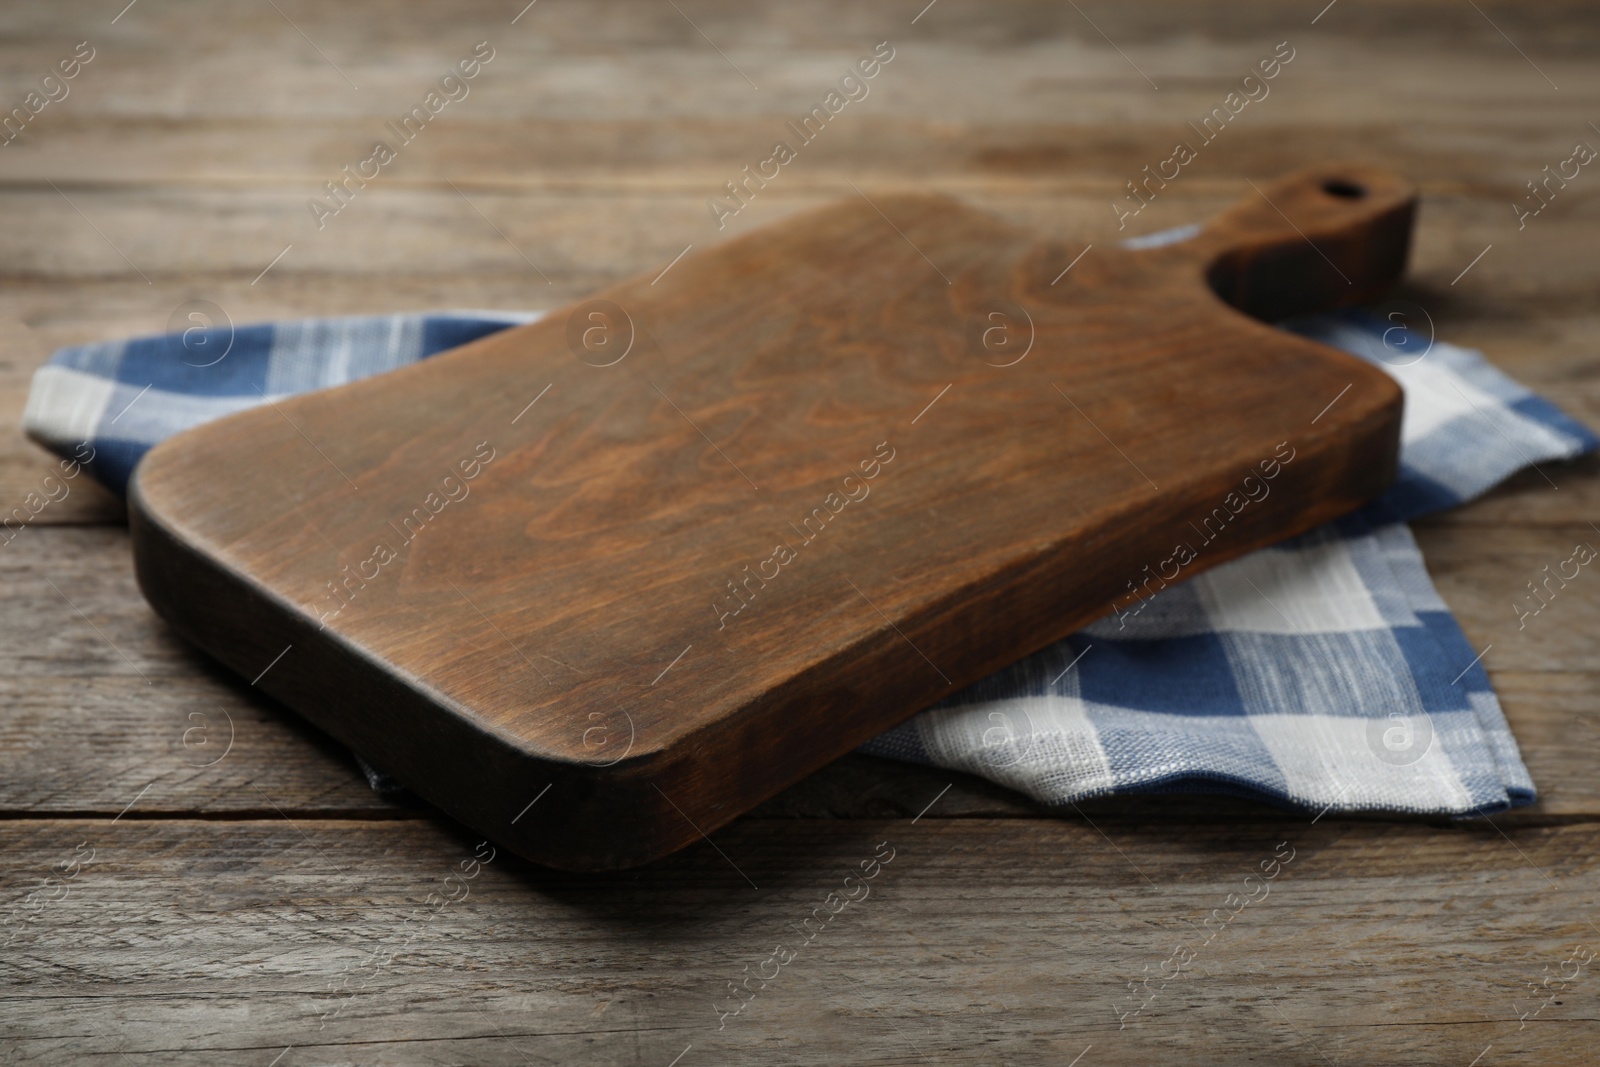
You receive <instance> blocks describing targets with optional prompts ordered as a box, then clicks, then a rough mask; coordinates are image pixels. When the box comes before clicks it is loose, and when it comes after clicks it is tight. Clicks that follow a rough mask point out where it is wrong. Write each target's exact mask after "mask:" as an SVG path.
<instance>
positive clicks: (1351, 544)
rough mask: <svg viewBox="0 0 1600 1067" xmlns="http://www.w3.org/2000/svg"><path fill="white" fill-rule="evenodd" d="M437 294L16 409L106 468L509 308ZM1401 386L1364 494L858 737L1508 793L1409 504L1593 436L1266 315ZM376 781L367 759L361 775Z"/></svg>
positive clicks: (1296, 800)
mask: <svg viewBox="0 0 1600 1067" xmlns="http://www.w3.org/2000/svg"><path fill="white" fill-rule="evenodd" d="M535 317H536V316H533V315H516V314H504V313H498V312H452V313H440V314H432V315H390V316H372V317H364V318H341V319H317V320H307V321H301V322H286V323H277V324H268V325H258V326H247V327H242V328H239V329H237V330H231V329H226V328H212V329H205V330H200V329H195V330H191V331H189V332H188V334H186V335H180V334H172V335H167V336H164V337H152V338H142V339H137V340H131V341H117V342H110V343H105V344H95V345H85V346H81V347H75V348H67V349H63V350H61V351H60V352H57V353H56V354H55V355H54V356H52V357H51V359H50V362H49V363H48V364H47V365H46V366H44V367H42V368H40V369H39V371H38V372H37V373H36V374H35V376H34V380H33V388H32V391H31V392H30V394H29V396H28V406H27V411H26V413H25V415H24V425H25V428H26V430H27V432H28V433H29V434H30V435H31V436H32V437H34V438H35V439H36V440H38V441H40V442H41V443H43V444H44V445H46V446H47V447H49V448H51V449H53V450H55V451H57V452H59V453H61V454H62V455H71V454H72V452H73V450H74V449H75V448H76V447H78V446H79V445H80V444H81V443H82V442H85V441H87V442H88V443H89V444H90V445H92V446H93V448H94V449H95V460H94V462H93V463H92V464H91V465H90V467H89V469H90V470H91V471H92V473H94V474H95V476H96V477H98V478H99V479H100V480H101V481H103V482H105V483H106V484H107V485H108V486H110V487H111V488H113V489H115V490H117V491H119V492H120V491H123V490H125V489H126V486H127V481H128V476H129V475H130V474H131V472H132V470H133V467H134V464H135V463H137V462H138V460H139V457H140V456H142V455H143V454H144V452H145V451H146V450H147V449H149V448H150V446H151V445H153V444H155V443H156V442H157V441H159V440H161V439H162V438H164V437H167V436H169V435H171V434H173V433H176V432H178V431H179V430H183V429H186V428H188V427H190V426H195V425H198V424H200V423H203V422H206V421H209V420H211V419H215V418H218V417H220V416H222V415H226V414H229V413H231V412H234V411H238V410H241V409H243V408H247V407H251V406H253V405H255V404H260V403H263V402H264V401H266V400H276V399H280V398H282V397H286V396H289V395H292V394H294V393H300V392H306V391H309V390H313V389H321V388H326V387H328V386H332V385H337V384H340V383H342V382H346V381H350V380H353V379H356V378H361V377H365V376H367V375H371V374H377V373H380V372H382V371H386V370H391V369H393V368H395V367H399V366H403V365H405V364H407V363H412V362H415V361H416V360H419V359H424V358H426V357H428V356H430V355H433V354H435V353H437V352H440V351H443V350H445V349H448V348H452V347H455V346H457V345H461V344H465V343H466V342H468V341H471V340H474V339H476V338H478V337H482V336H484V335H486V334H489V333H493V332H495V331H497V330H501V329H504V328H506V327H508V326H512V325H516V324H518V323H522V322H527V321H530V320H531V319H533V318H535ZM1288 328H1290V329H1293V330H1295V331H1297V332H1299V333H1301V334H1304V335H1305V336H1307V337H1311V338H1314V339H1316V340H1319V341H1322V342H1324V343H1326V344H1330V345H1333V346H1335V347H1338V348H1342V349H1345V350H1346V351H1349V352H1353V353H1355V354H1356V355H1358V356H1361V357H1363V358H1365V359H1368V360H1369V361H1371V362H1373V363H1375V364H1376V365H1378V366H1379V367H1381V368H1383V369H1384V370H1386V371H1388V372H1389V373H1390V374H1391V375H1393V376H1394V377H1395V379H1396V380H1397V381H1399V383H1400V385H1401V386H1402V387H1403V388H1404V390H1405V394H1406V407H1405V421H1404V424H1403V432H1402V438H1403V444H1402V471H1401V474H1400V478H1399V480H1398V481H1397V483H1396V484H1395V485H1394V486H1393V488H1391V489H1390V490H1389V491H1388V492H1387V493H1386V494H1385V495H1384V496H1383V497H1382V498H1380V499H1379V500H1378V501H1376V502H1375V503H1373V504H1372V505H1370V506H1368V507H1367V508H1365V509H1364V510H1362V511H1360V512H1358V513H1356V514H1354V515H1350V516H1347V517H1346V518H1344V519H1341V520H1339V521H1337V522H1333V523H1330V524H1328V525H1326V526H1323V527H1321V528H1319V529H1317V530H1314V531H1312V532H1311V533H1308V534H1305V535H1303V536H1301V537H1297V538H1295V539H1293V540H1291V541H1286V542H1284V543H1282V544H1280V545H1276V546H1274V547H1271V548H1267V549H1263V550H1261V551H1258V552H1255V553H1253V554H1251V555H1249V556H1246V557H1244V558H1242V559H1239V560H1235V561H1234V562H1232V563H1228V564H1225V565H1223V566H1221V567H1217V568H1215V569H1213V570H1211V571H1208V572H1206V573H1204V574H1201V575H1200V576H1198V577H1196V578H1194V579H1192V580H1190V581H1187V582H1184V583H1182V584H1179V585H1175V586H1172V587H1171V588H1168V589H1165V590H1163V591H1162V592H1160V593H1159V594H1157V595H1156V596H1155V597H1152V598H1151V599H1150V600H1149V601H1148V602H1147V604H1146V606H1145V607H1144V609H1143V610H1141V611H1140V612H1139V613H1138V614H1137V615H1134V616H1132V617H1125V618H1108V619H1103V620H1101V621H1100V622H1097V623H1095V624H1093V625H1091V626H1089V627H1088V628H1086V629H1084V630H1082V631H1080V632H1079V633H1077V634H1074V635H1073V636H1071V637H1069V638H1067V639H1066V640H1064V641H1061V642H1059V643H1057V644H1055V645H1053V646H1051V647H1050V648H1047V649H1045V650H1044V651H1041V652H1039V653H1037V654H1035V655H1033V656H1030V657H1028V658H1027V659H1025V660H1023V661H1021V662H1020V663H1017V664H1015V665H1013V666H1011V667H1010V668H1007V669H1006V670H1003V671H1001V672H999V673H998V674H995V675H993V676H991V677H989V678H986V679H984V680H983V681H981V682H979V683H977V684H976V685H973V686H970V687H968V688H967V689H965V690H963V691H962V692H961V693H959V694H957V695H955V696H953V697H951V698H949V699H947V700H945V701H943V702H942V703H940V704H939V705H938V706H936V707H934V708H931V709H929V710H928V711H925V712H923V713H922V714H920V715H918V716H916V717H915V718H913V719H911V720H909V721H908V722H906V723H904V724H903V725H901V726H899V727H896V728H895V729H893V730H890V731H889V732H888V733H886V734H884V735H882V736H881V737H879V738H877V739H875V740H874V741H872V742H871V743H870V744H868V745H866V746H865V748H864V751H866V752H870V753H874V754H877V755H882V756H889V757H892V758H895V759H901V760H908V761H912V762H917V763H927V764H935V765H938V766H941V767H947V768H952V769H956V770H964V771H970V772H972V773H974V774H979V775H982V776H984V777H986V778H989V779H991V780H993V781H996V782H999V783H1001V784H1003V785H1007V786H1010V787H1012V788H1015V789H1017V790H1020V791H1021V792H1023V793H1026V794H1028V795H1029V796H1031V797H1033V798H1034V799H1035V800H1038V801H1041V802H1043V803H1046V804H1052V805H1061V804H1068V803H1070V802H1072V801H1076V800H1080V799H1083V798H1085V797H1092V796H1101V795H1107V794H1114V793H1140V792H1146V793H1148V792H1207V793H1228V794H1235V795H1239V796H1246V797H1254V798H1258V799H1263V800H1268V801H1273V802H1277V803H1281V804H1289V805H1295V806H1301V807H1305V808H1309V809H1312V810H1317V811H1322V810H1329V809H1331V810H1338V811H1357V810H1385V811H1405V812H1417V813H1433V814H1457V815H1464V814H1471V813H1480V812H1494V811H1499V810H1501V809H1503V808H1506V807H1509V806H1512V805H1517V804H1525V803H1529V802H1531V801H1532V800H1533V799H1534V787H1533V782H1532V781H1531V780H1530V778H1529V777H1528V772H1527V769H1526V768H1525V767H1524V766H1523V764H1522V758H1521V755H1520V754H1519V752H1518V750H1517V745H1516V742H1515V740H1513V738H1512V736H1511V732H1510V730H1509V729H1508V727H1507V725H1506V721H1505V716H1504V715H1503V713H1502V712H1501V710H1500V704H1499V702H1498V701H1497V700H1496V699H1495V695H1494V692H1493V690H1492V689H1491V688H1490V686H1489V679H1488V676H1487V674H1486V673H1485V672H1484V669H1483V667H1482V665H1481V664H1480V663H1478V662H1477V661H1476V659H1475V656H1476V652H1475V650H1474V649H1473V648H1472V647H1471V646H1470V645H1468V643H1467V641H1466V638H1465V637H1464V636H1463V634H1462V632H1461V630H1460V628H1459V627H1458V626H1457V625H1456V622H1455V619H1454V618H1453V617H1452V616H1451V614H1450V612H1449V609H1447V608H1446V607H1445V605H1444V603H1443V602H1442V601H1441V600H1440V599H1439V595H1438V593H1437V592H1435V590H1434V588H1433V583H1432V582H1431V581H1430V580H1429V578H1428V574H1427V570H1426V569H1425V568H1424V566H1423V562H1422V556H1421V554H1420V552H1419V551H1418V550H1417V546H1416V543H1415V541H1413V540H1412V537H1411V532H1410V530H1409V529H1407V527H1406V526H1405V520H1406V519H1409V518H1413V517H1416V516H1419V515H1423V514H1426V513H1428V512H1431V511H1437V510H1439V509H1441V508H1446V507H1451V506H1454V505H1457V504H1460V503H1463V502H1464V501H1467V500H1470V499H1471V498H1473V497H1475V496H1477V495H1479V494H1481V493H1483V492H1485V491H1486V490H1488V489H1489V488H1490V487H1492V486H1493V485H1495V484H1496V483H1498V482H1499V481H1501V480H1503V479H1504V478H1505V477H1507V476H1508V475H1510V474H1512V473H1513V472H1515V471H1517V470H1520V469H1522V468H1524V467H1526V466H1529V465H1532V464H1535V463H1540V462H1545V461H1549V460H1559V459H1570V458H1572V457H1575V456H1577V455H1580V454H1582V453H1584V452H1587V451H1590V450H1592V449H1594V448H1595V447H1596V446H1597V444H1600V440H1597V438H1596V437H1595V435H1594V434H1592V433H1591V432H1590V431H1589V430H1587V429H1586V428H1585V427H1583V426H1582V425H1580V424H1578V423H1577V422H1575V421H1573V420H1572V419H1570V418H1568V417H1567V416H1565V415H1563V414H1562V413H1561V412H1560V411H1559V410H1557V409H1556V407H1555V406H1554V405H1552V404H1550V403H1549V402H1548V401H1545V400H1543V399H1541V398H1539V397H1537V396H1534V395H1533V394H1532V393H1530V392H1529V391H1528V390H1526V389H1524V388H1523V387H1522V386H1520V385H1518V384H1517V383H1516V382H1514V381H1512V380H1511V379H1509V378H1507V377H1506V376H1505V375H1503V374H1501V373H1500V372H1499V371H1497V370H1495V369H1494V368H1493V367H1491V366H1490V365H1489V364H1488V363H1487V362H1485V361H1484V359H1483V358H1482V356H1480V355H1479V354H1478V353H1476V352H1472V351H1469V350H1467V349H1462V348H1456V347H1454V346H1452V345H1448V344H1444V343H1442V342H1432V343H1431V344H1430V341H1429V339H1428V338H1424V337H1421V336H1418V335H1416V334H1412V333H1409V332H1406V331H1403V330H1400V329H1399V328H1397V327H1395V326H1393V325H1392V324H1390V323H1387V322H1384V321H1382V320H1378V319H1374V318H1371V317H1370V316H1367V315H1364V314H1362V313H1359V312H1346V313H1340V314H1335V315H1323V316H1317V317H1313V318H1308V319H1303V320H1299V321H1297V322H1294V323H1290V324H1288ZM373 777H374V785H375V786H380V787H381V786H382V785H383V782H382V779H381V776H377V775H373Z"/></svg>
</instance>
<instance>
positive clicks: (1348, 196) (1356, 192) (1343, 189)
mask: <svg viewBox="0 0 1600 1067" xmlns="http://www.w3.org/2000/svg"><path fill="white" fill-rule="evenodd" d="M1322 191H1323V192H1325V193H1327V194H1328V195H1329V196H1337V197H1339V198H1340V199H1341V200H1360V199H1361V198H1362V197H1364V196H1366V195H1367V188H1366V186H1364V185H1357V184H1356V183H1355V182H1352V181H1346V180H1345V179H1343V178H1329V179H1328V180H1327V181H1325V182H1323V183H1322Z"/></svg>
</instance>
